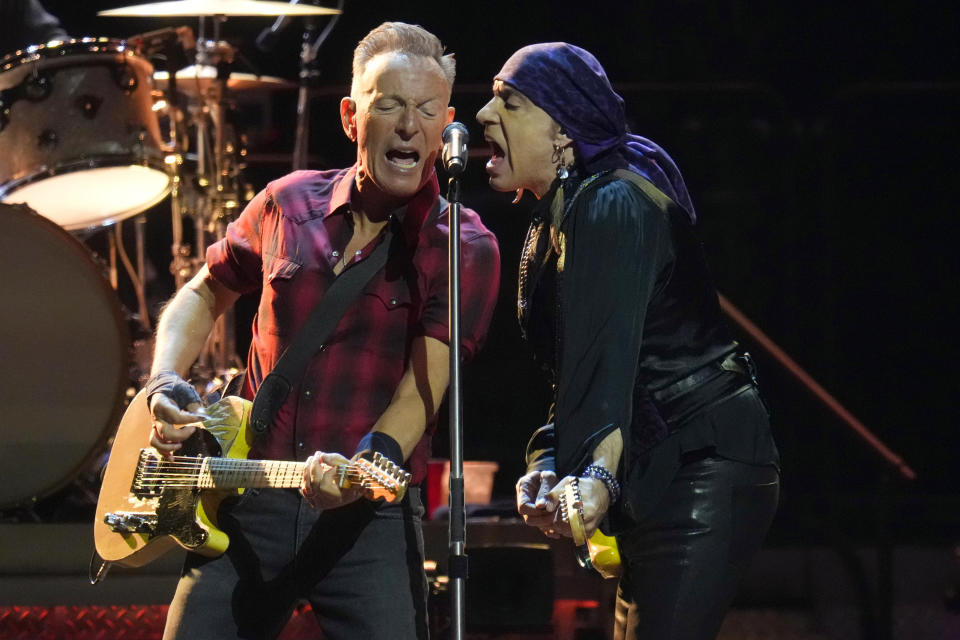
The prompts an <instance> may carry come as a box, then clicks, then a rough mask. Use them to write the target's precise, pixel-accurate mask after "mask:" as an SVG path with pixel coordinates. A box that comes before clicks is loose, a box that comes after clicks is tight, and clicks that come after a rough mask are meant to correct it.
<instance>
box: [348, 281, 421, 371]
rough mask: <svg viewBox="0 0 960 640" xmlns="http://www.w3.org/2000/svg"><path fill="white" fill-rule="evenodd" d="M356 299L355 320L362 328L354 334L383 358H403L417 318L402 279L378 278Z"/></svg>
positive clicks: (408, 289) (410, 295)
mask: <svg viewBox="0 0 960 640" xmlns="http://www.w3.org/2000/svg"><path fill="white" fill-rule="evenodd" d="M360 298H361V300H360V307H359V308H358V313H357V315H356V316H355V320H356V322H357V323H358V324H359V325H363V326H364V328H363V330H361V331H360V332H358V334H359V335H363V336H365V338H366V340H368V341H369V342H367V344H366V348H370V347H373V348H375V349H376V350H377V351H379V352H380V353H382V354H383V355H386V356H387V357H401V358H403V357H404V356H405V354H406V351H407V346H408V344H409V337H410V336H411V335H413V334H414V333H415V331H414V326H415V324H416V322H417V318H418V314H417V312H416V309H415V307H416V305H415V303H414V297H413V294H412V292H411V290H410V284H408V282H407V281H406V280H404V279H403V278H397V279H395V280H386V279H384V278H383V277H382V276H380V277H377V278H376V279H375V280H374V281H373V282H371V283H370V284H369V285H368V286H367V288H366V289H365V290H364V292H363V295H361V296H360ZM371 343H374V344H371Z"/></svg>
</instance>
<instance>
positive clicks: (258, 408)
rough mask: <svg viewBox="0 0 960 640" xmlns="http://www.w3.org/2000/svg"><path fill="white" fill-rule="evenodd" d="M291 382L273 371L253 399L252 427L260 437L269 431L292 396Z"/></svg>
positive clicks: (251, 411)
mask: <svg viewBox="0 0 960 640" xmlns="http://www.w3.org/2000/svg"><path fill="white" fill-rule="evenodd" d="M290 387H291V385H290V381H289V380H287V379H286V378H284V377H283V376H281V375H280V374H278V373H277V372H275V371H271V372H270V373H269V374H267V377H266V378H264V380H263V382H262V383H261V384H260V388H259V389H257V395H256V397H255V398H254V399H253V408H252V409H251V410H250V427H251V428H252V429H253V430H254V431H255V432H256V433H257V434H258V435H259V434H261V433H263V432H265V431H266V430H267V428H268V427H269V426H270V423H271V422H273V419H274V417H275V416H276V415H277V412H278V411H280V407H282V406H283V403H284V402H285V401H286V399H287V396H288V395H290Z"/></svg>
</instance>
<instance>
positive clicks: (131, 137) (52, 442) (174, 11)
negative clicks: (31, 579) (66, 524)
mask: <svg viewBox="0 0 960 640" xmlns="http://www.w3.org/2000/svg"><path fill="white" fill-rule="evenodd" d="M341 6H342V2H341ZM339 13H340V9H331V8H325V7H319V6H314V5H311V4H298V3H297V0H293V2H291V3H285V2H274V1H271V0H172V1H168V2H156V3H150V4H140V5H135V6H129V7H123V8H118V9H112V10H108V11H101V12H100V13H99V14H98V15H101V16H113V17H156V18H175V17H182V18H196V19H198V21H199V22H198V29H197V31H196V32H195V33H196V34H194V31H193V30H192V29H191V28H189V27H183V26H181V27H176V28H172V27H167V28H163V29H159V30H157V31H153V32H150V33H144V34H138V35H135V36H132V37H130V38H127V39H125V40H121V39H112V38H79V39H75V40H70V41H65V42H59V41H58V42H49V43H45V44H38V45H35V46H31V47H28V48H27V49H25V50H22V51H16V52H14V53H11V54H9V55H7V56H6V57H3V58H2V59H0V150H2V151H3V152H2V153H0V266H2V267H3V278H2V282H3V284H0V298H2V300H3V303H4V312H3V313H2V314H0V356H2V361H3V363H2V368H0V371H2V373H0V400H2V408H0V416H2V417H0V435H2V439H0V468H2V469H3V477H4V482H3V483H0V515H2V514H3V513H11V512H23V511H25V510H26V511H29V510H30V509H31V508H32V506H33V505H35V504H36V502H37V501H38V500H39V499H42V498H45V497H48V496H51V495H52V494H54V493H55V492H56V491H58V490H60V489H62V488H64V487H66V486H67V485H69V484H70V483H72V482H74V481H75V480H77V478H78V476H80V475H81V474H82V473H84V472H85V471H88V470H89V469H90V468H91V466H93V465H94V464H95V462H96V461H97V460H98V459H100V458H102V456H103V454H104V452H105V451H106V445H107V441H108V440H109V437H110V436H111V435H112V433H113V430H114V428H115V426H116V424H117V421H118V419H119V416H120V414H121V412H122V410H123V405H124V403H125V401H126V399H127V398H129V396H130V394H131V392H132V387H133V386H136V385H139V384H142V383H143V381H144V380H143V378H144V377H145V375H146V370H145V368H146V367H140V368H138V366H137V364H136V363H135V362H134V360H136V357H135V356H134V353H133V352H134V345H133V344H132V343H131V329H130V327H129V325H130V324H131V323H134V326H138V327H140V328H142V329H143V333H144V334H146V335H148V334H149V332H150V322H151V321H150V310H149V309H148V306H147V303H146V293H145V292H146V281H147V278H148V275H149V273H148V270H147V266H146V258H145V234H146V231H145V229H146V220H145V218H146V214H147V211H148V209H151V208H155V205H158V204H159V203H161V202H162V201H163V200H164V199H166V198H168V197H169V199H170V211H171V221H172V229H171V231H172V233H171V237H172V243H171V263H170V270H171V274H172V276H173V280H174V286H175V288H177V289H179V288H180V287H181V286H183V284H184V283H186V281H187V280H189V279H190V278H191V277H192V276H193V275H194V274H195V273H196V272H197V271H198V270H199V269H200V267H201V266H202V264H203V262H204V251H205V247H206V245H207V244H208V243H209V242H212V241H215V240H217V239H219V238H222V237H223V234H224V232H225V228H226V225H227V223H228V222H229V221H230V220H231V219H233V217H234V216H235V215H236V214H237V213H238V212H239V211H240V209H241V208H242V207H243V205H244V204H245V203H246V202H247V201H248V200H249V199H250V197H252V195H253V194H252V192H251V188H250V187H249V186H248V185H246V184H244V181H243V175H242V170H243V168H244V156H245V149H244V139H243V136H241V135H239V134H238V132H237V131H236V130H235V128H234V127H233V126H232V125H231V123H230V117H229V112H230V109H231V96H233V95H235V94H237V93H241V92H248V91H263V90H273V89H280V88H293V87H296V86H297V85H296V84H295V83H291V82H288V81H286V80H283V79H280V78H273V77H265V76H259V75H254V74H249V73H240V72H235V71H233V70H232V68H231V67H232V65H233V62H234V59H235V58H236V57H237V56H238V55H239V52H238V51H237V50H235V49H234V48H233V47H232V46H231V45H230V44H228V43H226V42H225V41H222V40H221V39H220V29H221V25H222V24H223V23H224V22H225V21H226V19H227V18H229V17H231V16H262V17H270V16H273V17H276V18H277V19H278V20H279V19H280V18H281V17H289V16H321V15H328V16H333V17H334V20H335V19H336V16H337V15H338V14H339ZM211 26H212V29H211V31H212V34H211V37H209V38H208V37H207V29H208V27H211ZM330 26H332V23H331V24H330V25H328V29H327V30H325V31H324V33H323V34H322V35H325V34H326V33H327V31H328V30H329V27H330ZM311 28H312V27H311ZM305 40H306V38H305ZM319 40H320V39H319V38H318V42H317V43H315V44H317V45H318V43H319ZM307 49H308V47H307V45H306V44H305V45H304V53H303V54H302V56H301V59H302V60H301V62H302V64H303V66H302V68H301V83H300V90H301V100H300V101H299V102H298V126H297V137H296V140H297V147H298V148H295V150H294V155H293V158H294V168H303V166H304V164H305V152H304V151H303V149H305V140H306V139H307V135H306V114H307V110H306V103H307V100H306V97H305V96H306V91H307V90H306V86H307V83H306V82H305V78H306V76H307V75H309V66H308V63H309V62H310V58H311V56H315V54H316V47H314V48H313V49H312V50H311V51H309V52H308V50H307ZM161 59H165V61H166V65H165V66H166V69H165V70H155V69H154V66H153V64H152V61H153V60H161ZM298 154H300V156H299V157H301V160H300V162H301V164H300V166H299V167H298V166H297V162H298V161H297V158H298ZM127 221H130V222H132V223H133V226H134V238H133V240H132V245H133V247H134V250H133V254H134V259H133V260H131V258H130V255H129V253H128V251H127V249H126V248H125V241H124V235H123V233H122V227H123V224H124V223H125V222H127ZM185 229H187V230H190V229H192V240H193V245H192V246H191V245H189V244H187V243H185V237H186V236H185V234H184V232H185ZM94 234H97V235H102V236H104V237H106V238H107V241H108V250H107V251H106V253H107V256H105V257H101V256H98V255H96V254H95V253H94V252H93V250H92V249H91V248H90V247H89V246H88V244H87V238H90V237H91V236H92V235H94ZM187 235H188V236H189V235H191V234H190V232H189V231H188V233H187ZM121 267H122V270H121ZM121 273H126V274H127V276H129V281H130V282H129V285H130V287H129V288H130V289H132V290H133V294H134V297H135V299H136V306H137V311H136V312H133V311H130V310H128V309H126V308H125V306H124V304H123V303H122V302H121V300H120V296H119V290H118V279H119V278H118V275H119V274H121ZM232 324H233V323H232V320H231V318H230V317H226V318H221V319H220V320H219V321H218V323H217V326H216V328H215V329H214V332H213V334H212V335H211V338H210V340H209V341H208V344H207V346H206V347H205V348H204V351H203V353H202V354H201V357H200V359H199V360H198V363H197V366H196V368H195V371H194V373H195V374H196V376H197V377H198V378H200V382H201V385H202V383H203V382H205V381H211V380H214V379H215V378H216V377H217V376H219V375H222V373H224V372H226V371H228V370H229V369H230V368H232V367H234V366H237V365H238V364H239V359H238V358H237V356H236V353H235V350H234V349H235V346H234V343H233V342H234V341H233V335H232V331H231V328H232ZM147 364H149V363H148V362H147Z"/></svg>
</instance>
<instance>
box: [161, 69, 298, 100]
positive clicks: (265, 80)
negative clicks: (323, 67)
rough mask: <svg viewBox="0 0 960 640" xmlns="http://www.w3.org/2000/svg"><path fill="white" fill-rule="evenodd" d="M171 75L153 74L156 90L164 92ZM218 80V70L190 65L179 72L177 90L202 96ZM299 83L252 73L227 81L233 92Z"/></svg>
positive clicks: (291, 86) (237, 74)
mask: <svg viewBox="0 0 960 640" xmlns="http://www.w3.org/2000/svg"><path fill="white" fill-rule="evenodd" d="M169 79H170V74H169V73H168V72H166V71H156V72H154V74H153V85H154V87H155V88H157V89H160V90H164V89H166V88H167V81H168V80H169ZM216 79H217V68H216V67H212V66H209V65H204V66H200V65H190V66H189V67H184V68H183V69H180V70H179V71H177V89H179V90H180V91H183V92H184V93H187V94H200V93H203V92H204V91H206V90H207V88H208V87H209V86H210V85H211V84H212V83H213V81H214V80H216ZM296 87H297V83H295V82H291V81H290V80H286V79H284V78H277V77H274V76H258V75H254V74H252V73H240V72H236V71H235V72H233V73H231V74H230V77H229V78H228V79H227V88H228V89H230V90H231V91H273V90H275V89H294V88H296Z"/></svg>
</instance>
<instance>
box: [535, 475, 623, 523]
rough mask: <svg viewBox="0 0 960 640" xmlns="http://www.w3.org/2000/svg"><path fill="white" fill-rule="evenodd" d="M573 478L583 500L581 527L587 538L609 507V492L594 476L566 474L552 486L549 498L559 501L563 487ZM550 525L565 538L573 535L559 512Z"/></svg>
mask: <svg viewBox="0 0 960 640" xmlns="http://www.w3.org/2000/svg"><path fill="white" fill-rule="evenodd" d="M574 480H576V481H578V482H579V484H580V497H581V499H582V501H583V528H584V530H585V533H586V537H587V538H589V537H590V536H592V535H593V532H594V531H596V530H597V527H598V526H600V521H601V520H602V519H603V516H605V515H606V513H607V510H608V509H609V508H610V492H609V491H607V488H606V487H605V486H604V485H603V483H602V482H600V481H599V480H597V479H595V478H575V477H574V476H566V477H565V478H564V479H563V480H561V481H560V482H559V483H558V484H557V486H555V487H554V488H553V490H552V491H550V497H549V499H550V500H551V501H556V502H558V503H559V501H560V496H561V495H563V491H564V489H565V488H566V486H567V485H568V484H569V483H570V482H573V481H574ZM552 526H553V528H554V529H555V530H556V532H557V533H559V534H560V535H562V536H565V537H567V538H572V537H573V533H572V532H571V530H570V524H569V523H568V522H564V521H563V518H561V517H560V516H559V513H558V514H557V517H556V521H555V522H554V523H553V524H552Z"/></svg>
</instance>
